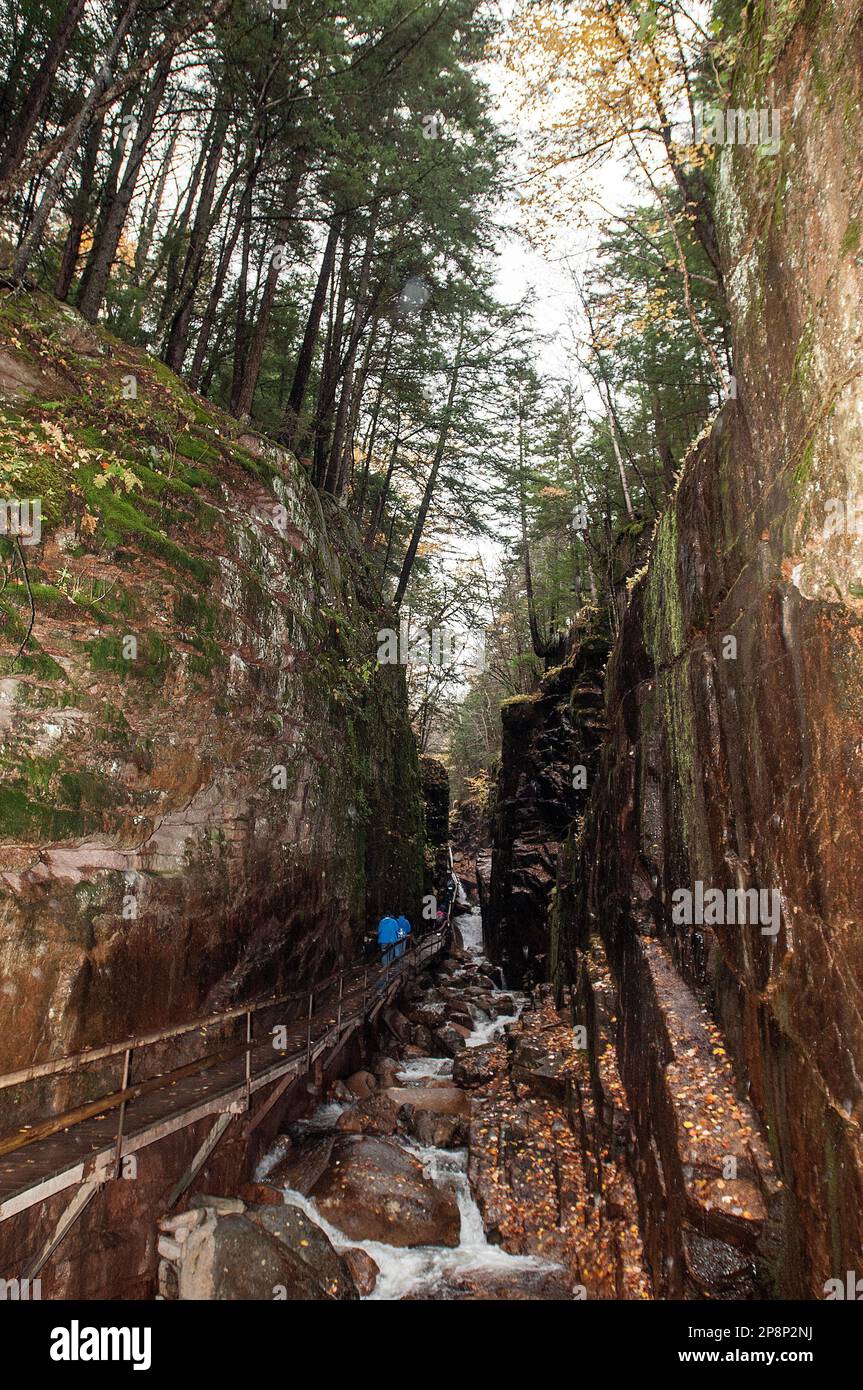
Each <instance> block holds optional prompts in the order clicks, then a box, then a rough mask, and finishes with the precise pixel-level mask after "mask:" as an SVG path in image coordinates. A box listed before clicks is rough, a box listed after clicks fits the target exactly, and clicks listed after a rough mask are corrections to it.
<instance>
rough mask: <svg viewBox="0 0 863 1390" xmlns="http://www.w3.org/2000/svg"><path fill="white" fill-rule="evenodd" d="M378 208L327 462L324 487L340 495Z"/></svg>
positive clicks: (371, 225)
mask: <svg viewBox="0 0 863 1390" xmlns="http://www.w3.org/2000/svg"><path fill="white" fill-rule="evenodd" d="M378 214H379V208H378V207H377V205H376V206H375V208H374V209H373V211H372V214H371V217H370V218H369V227H368V231H367V233H366V244H365V248H364V250H363V259H362V264H361V266H360V274H359V280H358V282H357V292H356V296H355V299H354V312H353V317H352V320H351V327H350V335H349V344H350V345H349V347H348V354H347V358H346V361H345V366H344V374H343V377H342V392H341V396H340V397H339V408H338V411H337V412H336V423H335V427H334V429H333V437H332V441H331V443H330V457H329V462H328V464H327V474H326V481H325V482H324V487H325V489H326V491H327V492H332V493H333V495H334V496H335V497H340V496H341V495H342V490H343V479H342V449H343V447H344V443H345V429H346V425H347V421H348V414H349V411H350V407H351V399H352V392H353V385H354V372H355V370H356V361H357V348H358V346H359V334H360V324H361V322H362V316H363V311H364V309H365V303H366V295H367V294H368V288H369V276H370V274H371V267H372V255H373V253H374V245H375V232H376V231H377V224H378Z"/></svg>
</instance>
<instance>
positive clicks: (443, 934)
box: [0, 915, 449, 1164]
mask: <svg viewBox="0 0 863 1390" xmlns="http://www.w3.org/2000/svg"><path fill="white" fill-rule="evenodd" d="M448 927H449V915H448V918H447V928H445V929H440V930H437V931H433V932H430V933H428V934H427V935H425V936H421V937H418V938H415V937H414V936H413V935H412V936H410V937H408V938H407V940H406V942H405V950H404V952H403V953H402V954H401V955H400V956H398V957H397V958H395V959H392V958H389V959H387V962H386V964H381V965H380V966H378V967H372V968H371V969H370V968H369V966H368V965H359V966H356V967H354V968H353V969H351V970H341V971H338V972H336V973H334V974H333V975H330V976H328V977H327V978H326V979H324V980H320V981H318V982H317V983H316V984H315V985H313V986H312V987H311V988H310V989H308V990H299V991H298V990H293V991H289V992H287V993H284V994H279V995H272V996H270V997H268V998H266V999H259V1000H256V1001H254V1002H253V1003H248V1004H241V1005H238V1006H236V1007H234V1008H231V1009H223V1010H221V1011H220V1012H219V1013H215V1014H209V1015H207V1016H206V1017H203V1018H195V1019H192V1020H190V1021H189V1022H186V1023H182V1024H177V1025H174V1026H172V1027H169V1028H160V1029H156V1030H154V1031H152V1032H149V1033H141V1034H137V1035H135V1036H134V1037H130V1038H124V1039H122V1040H121V1041H119V1042H114V1043H106V1044H104V1045H102V1046H100V1047H91V1048H86V1049H84V1050H83V1051H80V1052H74V1053H69V1054H67V1055H65V1056H63V1057H57V1058H53V1059H51V1060H50V1061H45V1062H35V1063H33V1064H32V1065H31V1066H28V1067H21V1068H19V1069H18V1070H17V1071H13V1072H7V1073H5V1074H4V1075H0V1090H3V1089H6V1088H9V1087H12V1086H25V1085H27V1084H29V1083H31V1082H34V1081H37V1080H40V1079H42V1078H46V1077H57V1076H61V1075H63V1074H68V1073H77V1072H79V1071H82V1070H83V1069H84V1068H86V1067H88V1066H91V1065H93V1064H94V1063H98V1062H104V1061H107V1060H110V1059H111V1058H113V1057H119V1058H122V1061H121V1077H120V1087H119V1089H118V1090H115V1091H112V1092H108V1093H107V1094H103V1095H101V1096H99V1097H98V1098H96V1099H93V1100H90V1101H88V1102H86V1103H85V1104H83V1105H78V1106H76V1107H75V1108H74V1109H71V1110H67V1111H65V1112H64V1113H63V1114H55V1115H52V1116H51V1117H50V1118H48V1119H46V1120H44V1121H42V1122H38V1123H35V1124H33V1125H30V1126H28V1127H27V1128H26V1129H23V1130H22V1129H19V1130H18V1131H17V1132H16V1133H14V1134H9V1135H5V1136H3V1137H2V1138H0V1157H3V1156H6V1155H8V1154H11V1153H14V1152H16V1151H17V1150H19V1149H23V1148H26V1147H27V1146H28V1145H31V1144H34V1143H36V1142H37V1141H38V1140H40V1139H44V1138H47V1137H49V1136H51V1135H53V1134H57V1133H59V1132H60V1131H61V1130H65V1129H69V1128H70V1127H72V1126H74V1125H76V1124H80V1123H82V1122H83V1121H84V1120H87V1119H92V1118H94V1117H95V1116H101V1115H103V1114H104V1113H105V1112H106V1111H109V1110H114V1109H116V1110H119V1117H118V1126H117V1139H116V1145H117V1147H116V1154H117V1163H118V1164H119V1161H120V1154H121V1150H122V1143H123V1130H124V1125H125V1120H126V1114H127V1108H128V1106H129V1105H130V1104H131V1103H132V1102H133V1101H134V1100H136V1099H138V1098H139V1097H140V1096H142V1095H150V1094H152V1093H153V1092H156V1091H160V1090H166V1089H167V1088H169V1087H171V1086H173V1085H175V1084H176V1082H177V1081H178V1080H181V1079H182V1078H184V1077H187V1076H192V1075H194V1074H196V1073H199V1072H204V1071H207V1070H209V1069H211V1068H213V1067H215V1066H218V1065H219V1064H220V1063H222V1062H226V1061H229V1060H231V1059H232V1058H238V1057H243V1056H244V1057H245V1080H246V1096H247V1104H248V1103H249V1102H250V1098H251V1089H252V1078H253V1074H254V1073H253V1067H252V1057H253V1053H254V1051H255V1049H256V1047H260V1046H261V1041H262V1040H261V1039H259V1040H258V1041H257V1042H256V1041H255V1039H254V1027H253V1024H254V1019H255V1017H256V1016H257V1015H258V1014H260V1013H262V1012H263V1011H264V1010H267V1009H274V1008H279V1007H282V1006H300V1005H302V1003H303V1001H304V1000H305V1001H306V1006H305V1008H304V1009H302V1008H301V1009H300V1011H299V1017H298V1018H295V1019H292V1020H290V1023H291V1025H292V1033H293V1035H294V1036H293V1038H292V1039H291V1041H292V1042H293V1044H294V1050H293V1051H292V1052H290V1053H288V1052H287V1051H285V1052H284V1054H283V1060H285V1061H288V1060H291V1059H300V1058H302V1056H303V1053H305V1061H306V1064H307V1067H310V1066H311V1062H312V1048H313V1040H314V1044H315V1047H316V1048H319V1046H320V1044H321V1043H322V1042H323V1041H325V1040H327V1039H328V1038H334V1039H336V1040H338V1038H339V1037H340V1035H341V1034H342V1032H343V1031H344V1030H345V1029H346V1028H347V1027H348V1026H351V1027H353V1026H354V1025H355V1024H356V1022H357V1021H358V1020H364V1019H365V1018H366V1017H367V1016H368V1015H369V1014H370V1013H373V1012H375V1010H376V1009H377V1007H378V1006H379V1004H380V1002H381V1000H382V999H383V998H385V997H387V996H388V994H389V991H390V985H391V984H392V983H393V982H394V981H395V980H396V979H398V978H400V977H401V976H403V975H404V974H405V973H407V972H409V971H415V970H418V969H420V968H421V967H422V966H423V965H425V964H426V963H427V962H428V961H429V960H430V959H432V958H433V957H434V956H436V955H437V954H439V952H440V951H441V950H442V949H443V948H444V946H445V944H446V938H447V935H448ZM387 954H388V955H389V953H387ZM328 996H329V998H328ZM316 1004H317V1005H318V1007H317V1008H316ZM333 1013H334V1014H335V1017H334V1019H333V1018H332V1015H333ZM238 1019H244V1020H245V1028H244V1033H245V1038H244V1041H243V1042H242V1043H236V1044H234V1045H232V1046H231V1047H228V1048H223V1049H222V1050H220V1051H218V1052H215V1053H207V1054H205V1055H204V1056H202V1057H198V1058H197V1059H195V1060H193V1061H191V1062H189V1063H187V1064H185V1065H183V1066H181V1067H178V1068H175V1069H174V1070H173V1071H169V1072H163V1073H159V1074H157V1075H155V1076H151V1077H147V1078H146V1079H143V1080H141V1081H138V1082H136V1083H134V1084H133V1083H132V1081H131V1076H132V1070H133V1059H134V1057H135V1054H136V1053H137V1052H140V1050H141V1049H143V1048H146V1047H151V1046H153V1045H154V1044H157V1043H164V1042H169V1041H170V1040H171V1039H175V1038H181V1037H184V1036H186V1035H188V1034H191V1033H195V1032H199V1033H206V1032H207V1031H208V1030H210V1029H214V1028H222V1027H224V1025H225V1024H227V1023H232V1022H236V1021H237V1020H238ZM321 1020H324V1022H325V1028H324V1033H323V1035H322V1036H321V1037H318V1036H317V1034H316V1023H318V1024H319V1023H320V1022H321ZM331 1020H332V1021H331ZM303 1032H304V1033H305V1037H304V1038H303V1037H302V1036H301V1035H302V1033H303Z"/></svg>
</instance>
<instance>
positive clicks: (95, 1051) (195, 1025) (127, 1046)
mask: <svg viewBox="0 0 863 1390" xmlns="http://www.w3.org/2000/svg"><path fill="white" fill-rule="evenodd" d="M435 935H440V933H435ZM431 939H432V934H431V933H430V934H429V935H428V936H426V937H424V938H423V939H422V941H421V942H417V943H414V942H413V940H412V939H411V940H409V943H408V949H409V950H413V952H414V953H415V952H417V951H419V952H421V953H423V954H425V952H426V950H427V947H428V946H429V944H430V942H431ZM406 958H407V952H406V953H405V959H406ZM366 968H367V967H366V966H364V965H358V966H355V967H354V968H353V969H352V970H349V971H345V970H341V971H336V972H335V973H334V974H332V975H329V976H327V977H326V978H325V979H324V980H321V981H319V982H318V983H317V984H315V985H313V986H312V987H311V988H310V989H308V990H292V991H290V992H289V993H286V994H282V995H274V996H271V997H270V998H269V999H264V1000H259V1001H257V1002H256V1003H254V1004H243V1005H239V1006H237V1007H236V1008H233V1009H227V1010H224V1011H223V1012H222V1013H218V1014H211V1015H209V1016H208V1017H207V1018H203V1019H196V1020H193V1021H192V1022H189V1023H185V1024H178V1025H175V1026H174V1027H172V1028H163V1029H159V1030H157V1031H155V1032H151V1033H143V1034H140V1035H139V1036H138V1037H131V1038H126V1039H124V1040H123V1041H122V1042H117V1043H106V1044H105V1045H104V1046H101V1047H94V1048H88V1049H86V1050H85V1051H83V1052H75V1053H70V1054H69V1055H67V1056H65V1057H57V1058H55V1059H54V1060H53V1061H50V1062H37V1063H34V1064H33V1065H32V1066H29V1067H22V1068H20V1069H19V1070H18V1071H14V1072H7V1073H5V1074H4V1075H2V1076H0V1089H4V1088H6V1087H9V1086H17V1085H21V1084H22V1083H23V1082H26V1081H33V1080H36V1079H38V1078H40V1077H43V1076H57V1075H61V1074H62V1073H63V1072H66V1071H72V1070H75V1068H76V1067H78V1066H87V1065H89V1063H91V1062H97V1061H102V1060H104V1059H105V1058H107V1057H115V1056H119V1054H120V1053H125V1052H127V1051H131V1050H133V1049H135V1048H139V1047H148V1046H151V1045H152V1044H153V1043H156V1042H164V1041H166V1040H167V1039H168V1038H172V1037H181V1036H182V1035H183V1034H184V1033H193V1032H195V1031H196V1030H199V1029H200V1030H203V1029H205V1028H210V1027H213V1026H214V1025H215V1024H217V1023H224V1022H227V1021H228V1020H230V1019H236V1018H242V1017H243V1016H244V1015H251V1014H253V1013H259V1012H260V1011H261V1010H263V1009H268V1008H273V1007H274V1006H276V1005H278V1004H282V1003H285V1002H286V1001H287V1000H289V999H303V998H311V997H312V995H314V994H316V993H317V994H320V993H321V991H322V990H324V989H326V988H327V986H329V985H331V984H332V983H333V982H334V981H336V980H339V979H341V980H342V984H344V980H345V978H348V979H350V978H351V977H352V976H355V977H356V979H357V982H358V981H359V979H360V978H361V976H362V975H363V974H364V973H365V970H366ZM387 972H388V973H389V967H387ZM379 973H380V972H379ZM397 973H401V967H399V970H398V972H397ZM298 1021H299V1020H298ZM167 1075H170V1073H167ZM166 1084H170V1083H166Z"/></svg>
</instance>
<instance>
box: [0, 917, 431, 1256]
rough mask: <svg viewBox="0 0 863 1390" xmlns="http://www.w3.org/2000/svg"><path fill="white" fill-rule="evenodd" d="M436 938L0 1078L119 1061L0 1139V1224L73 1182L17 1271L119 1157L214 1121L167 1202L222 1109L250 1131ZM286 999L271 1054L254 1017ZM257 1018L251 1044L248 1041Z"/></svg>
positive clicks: (397, 985) (419, 962)
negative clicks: (158, 1048)
mask: <svg viewBox="0 0 863 1390" xmlns="http://www.w3.org/2000/svg"><path fill="white" fill-rule="evenodd" d="M444 938H445V933H444V932H442V931H436V932H433V933H431V934H429V935H427V936H425V937H423V938H421V939H420V940H418V941H417V942H416V943H415V942H414V939H413V938H410V939H409V942H408V949H407V950H406V952H405V954H404V955H403V956H402V957H401V958H400V959H399V960H398V961H395V962H393V963H391V964H389V965H388V966H386V967H379V968H378V967H375V968H367V967H363V966H359V967H357V968H356V969H354V970H352V971H343V972H342V973H341V974H339V975H336V976H333V977H331V979H329V980H327V981H325V982H323V983H322V984H321V985H318V986H316V988H315V989H314V991H311V992H309V993H308V994H306V995H297V994H291V995H282V996H279V997H278V998H270V999H264V1000H258V1001H255V1002H254V1003H252V1004H250V1005H248V1006H245V1007H241V1008H236V1009H231V1010H227V1011H225V1012H223V1013H221V1014H215V1015H212V1016H211V1017H209V1018H207V1019H196V1020H192V1021H190V1022H189V1023H187V1024H184V1025H181V1026H179V1027H175V1028H170V1029H164V1030H162V1031H161V1032H158V1033H152V1034H146V1035H142V1036H140V1037H137V1038H129V1039H125V1040H124V1041H122V1042H118V1043H114V1044H108V1045H107V1046H105V1047H100V1048H91V1049H89V1050H88V1051H86V1052H80V1053H76V1054H72V1055H70V1056H68V1057H63V1058H57V1059H54V1060H52V1061H51V1062H44V1063H39V1064H36V1065H34V1066H32V1067H28V1068H24V1069H22V1070H21V1071H19V1072H12V1073H8V1074H7V1075H5V1076H0V1089H3V1088H7V1087H10V1086H21V1087H23V1086H26V1085H28V1084H31V1083H32V1082H34V1081H37V1080H40V1079H43V1078H45V1077H46V1076H62V1075H69V1074H74V1073H77V1072H80V1071H82V1070H83V1069H85V1068H87V1067H89V1066H91V1065H93V1064H98V1063H100V1062H101V1063H104V1062H106V1061H108V1060H109V1059H110V1058H116V1059H117V1060H119V1061H122V1064H123V1076H122V1085H121V1087H120V1089H118V1090H116V1089H115V1090H114V1091H111V1092H106V1093H104V1094H100V1095H99V1096H97V1098H96V1099H95V1100H94V1101H90V1102H88V1103H87V1104H85V1105H79V1106H77V1107H76V1108H75V1109H74V1110H71V1111H67V1112H65V1113H60V1114H49V1115H46V1117H45V1120H44V1121H35V1122H34V1123H33V1124H32V1125H30V1126H26V1127H23V1128H21V1129H19V1130H18V1131H16V1132H14V1133H12V1134H6V1135H3V1136H0V1221H5V1220H8V1219H9V1217H12V1216H15V1215H16V1214H17V1213H18V1212H21V1211H24V1210H26V1208H28V1207H31V1206H33V1205H34V1204H36V1203H37V1202H43V1201H45V1200H46V1199H48V1198H49V1197H53V1196H54V1195H55V1194H56V1193H58V1192H62V1191H63V1190H64V1189H66V1188H72V1187H74V1188H77V1189H78V1191H77V1193H76V1195H75V1197H73V1200H72V1203H71V1204H70V1207H69V1208H68V1209H67V1212H65V1213H64V1217H62V1218H61V1221H60V1223H59V1225H58V1229H57V1231H55V1233H54V1236H53V1237H52V1238H51V1240H50V1241H49V1242H47V1244H46V1246H45V1247H44V1249H43V1250H42V1251H41V1252H40V1253H39V1255H38V1256H37V1257H36V1258H35V1259H34V1261H33V1262H32V1264H31V1267H30V1269H29V1270H28V1275H29V1276H30V1277H32V1276H33V1275H34V1274H35V1273H36V1272H38V1269H39V1268H41V1265H42V1264H44V1262H45V1260H46V1259H47V1258H48V1257H49V1256H50V1254H51V1253H52V1252H53V1250H54V1249H56V1247H57V1245H58V1244H59V1242H60V1240H62V1238H63V1236H64V1235H65V1234H66V1231H68V1230H69V1229H70V1227H71V1225H72V1224H73V1223H74V1221H75V1220H76V1219H77V1216H78V1215H80V1212H81V1211H83V1209H84V1207H85V1206H86V1204H87V1202H88V1201H89V1199H90V1197H92V1196H93V1194H94V1193H95V1192H96V1191H97V1190H98V1187H99V1186H100V1185H101V1184H102V1183H103V1182H105V1181H106V1180H107V1179H110V1178H113V1177H114V1176H116V1175H117V1174H118V1172H119V1171H120V1168H121V1165H122V1163H123V1160H124V1159H126V1158H127V1157H128V1156H130V1155H132V1154H134V1153H135V1152H136V1151H137V1150H139V1149H142V1148H145V1147H146V1146H147V1145H148V1144H153V1143H156V1142H158V1140H160V1139H163V1138H165V1137H166V1136H167V1135H169V1134H173V1133H175V1132H176V1131H177V1130H179V1129H185V1128H186V1127H188V1126H189V1125H192V1124H195V1123H196V1122H197V1121H198V1120H201V1119H203V1118H204V1117H206V1116H208V1115H215V1116H217V1119H216V1123H215V1124H214V1126H213V1128H212V1130H211V1131H210V1135H209V1136H208V1138H207V1140H205V1141H204V1144H203V1145H202V1146H201V1149H200V1150H199V1151H198V1154H197V1155H196V1156H195V1159H194V1160H193V1162H192V1164H191V1166H190V1168H189V1169H188V1170H187V1171H186V1173H185V1174H183V1175H178V1183H177V1186H176V1187H175V1188H174V1191H173V1193H172V1194H171V1199H170V1202H169V1205H170V1204H172V1203H173V1202H174V1201H176V1200H177V1199H178V1198H179V1197H180V1196H181V1195H182V1193H183V1191H185V1189H186V1187H188V1186H189V1184H190V1183H191V1182H192V1180H193V1179H194V1177H195V1174H196V1173H197V1171H198V1170H199V1169H200V1167H202V1166H203V1163H204V1162H205V1161H206V1159H207V1157H208V1156H209V1154H210V1153H211V1152H212V1151H213V1149H214V1148H215V1146H216V1144H217V1143H218V1141H219V1139H220V1138H221V1136H222V1134H223V1133H224V1132H225V1130H226V1129H227V1127H228V1125H229V1124H230V1121H231V1119H232V1118H233V1116H235V1115H239V1114H243V1113H246V1115H247V1119H246V1122H245V1133H246V1134H247V1135H248V1134H250V1133H251V1131H252V1130H253V1129H254V1128H255V1127H256V1125H257V1124H258V1122H259V1121H260V1120H261V1119H263V1117H264V1115H265V1114H266V1113H267V1111H268V1110H269V1109H270V1107H271V1105H272V1104H274V1103H275V1101H276V1100H278V1098H279V1096H280V1095H281V1094H282V1093H283V1092H284V1091H285V1090H286V1089H287V1087H288V1086H289V1085H290V1084H291V1082H292V1081H294V1080H295V1079H297V1078H298V1077H300V1076H303V1075H305V1074H306V1073H307V1072H308V1071H309V1070H311V1068H312V1067H313V1066H314V1065H315V1063H316V1062H318V1061H321V1062H324V1063H325V1062H327V1061H328V1060H330V1059H331V1058H333V1057H334V1056H335V1054H336V1053H337V1052H338V1051H339V1050H340V1049H341V1047H342V1046H343V1045H344V1044H345V1043H346V1042H347V1040H348V1038H349V1037H350V1036H351V1035H352V1034H353V1033H354V1032H355V1031H356V1029H358V1028H360V1027H361V1026H362V1025H363V1024H364V1023H366V1022H368V1021H370V1020H371V1019H373V1018H374V1017H375V1015H376V1014H377V1013H378V1012H379V1010H380V1009H381V1008H382V1007H383V1006H384V1005H385V1004H386V1003H387V1002H389V1001H390V1000H391V999H392V998H393V996H394V995H395V994H397V993H398V991H399V990H400V989H401V987H402V985H403V983H404V980H405V977H406V975H407V974H408V973H413V972H415V971H417V970H419V969H422V968H424V967H425V966H426V965H427V964H428V963H429V962H430V961H431V960H432V959H433V958H434V957H436V956H437V955H438V954H439V953H440V951H441V950H442V949H443V945H444ZM303 1005H304V1006H305V1007H302V1006H303ZM286 1006H287V1007H290V1008H291V1009H292V1011H293V1012H294V1013H295V1014H296V1013H297V1012H299V1013H300V1016H299V1017H294V1018H293V1020H292V1021H290V1022H288V1023H286V1024H284V1025H282V1024H281V1023H280V1024H279V1025H278V1026H279V1027H280V1028H283V1029H284V1031H283V1032H280V1033H279V1034H278V1037H277V1040H278V1043H279V1048H278V1050H276V1049H275V1047H274V1036H273V1031H272V1028H273V1025H272V1023H268V1022H265V1016H266V1013H268V1012H269V1013H271V1014H272V1013H278V1012H279V1011H280V1010H281V1013H282V1014H283V1015H284V1013H285V1009H286ZM243 1022H245V1038H244V1039H242V1040H240V1041H239V1042H238V1041H237V1040H234V1041H233V1042H230V1041H228V1042H226V1041H225V1039H224V1037H223V1038H222V1039H221V1040H220V1041H218V1044H217V1045H216V1044H215V1043H214V1044H211V1046H210V1047H209V1048H208V1050H206V1051H205V1052H203V1053H202V1055H201V1056H200V1057H198V1058H197V1059H195V1060H193V1061H191V1062H188V1063H186V1064H185V1065H183V1066H181V1067H178V1068H177V1069H176V1070H174V1071H170V1072H164V1073H161V1074H155V1075H150V1076H147V1077H145V1078H144V1079H143V1080H139V1081H137V1082H136V1081H135V1079H134V1078H135V1067H134V1063H135V1061H136V1059H139V1058H140V1056H141V1054H142V1052H144V1051H145V1050H146V1049H147V1048H149V1047H151V1046H153V1045H154V1044H156V1043H158V1044H160V1045H164V1044H165V1043H166V1042H168V1041H170V1039H172V1038H181V1037H183V1036H184V1035H188V1034H192V1033H196V1032H199V1033H202V1034H203V1035H204V1036H205V1037H206V1035H207V1033H208V1032H212V1031H214V1030H217V1031H219V1032H221V1033H224V1031H225V1028H226V1027H232V1026H233V1027H236V1026H237V1025H241V1024H242V1023H243ZM256 1024H257V1027H258V1033H259V1036H258V1038H257V1040H256V1039H255V1038H254V1036H253V1032H254V1029H255V1025H256ZM262 1025H263V1027H262ZM267 1088H271V1089H270V1090H269V1094H268V1095H266V1096H264V1097H262V1098H261V1101H260V1103H259V1104H258V1105H257V1106H256V1105H254V1104H253V1098H254V1097H255V1096H256V1095H257V1094H258V1093H259V1092H262V1091H266V1090H267ZM64 1222H65V1224H64Z"/></svg>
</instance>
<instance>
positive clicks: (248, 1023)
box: [246, 1009, 252, 1110]
mask: <svg viewBox="0 0 863 1390" xmlns="http://www.w3.org/2000/svg"><path fill="white" fill-rule="evenodd" d="M251 1104H252V1011H251V1009H247V1011H246V1109H247V1110H249V1109H250V1108H251Z"/></svg>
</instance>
